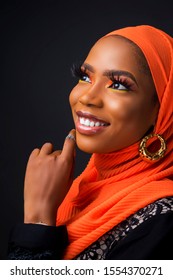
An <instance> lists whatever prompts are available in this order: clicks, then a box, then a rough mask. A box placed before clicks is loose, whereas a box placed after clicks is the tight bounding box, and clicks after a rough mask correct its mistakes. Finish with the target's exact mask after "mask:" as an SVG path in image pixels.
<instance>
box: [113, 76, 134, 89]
mask: <svg viewBox="0 0 173 280" xmlns="http://www.w3.org/2000/svg"><path fill="white" fill-rule="evenodd" d="M109 78H110V80H111V81H112V82H113V83H119V84H121V85H123V86H125V87H126V88H127V90H130V89H131V87H132V85H131V83H130V82H129V81H128V79H126V78H125V77H121V76H114V74H113V73H111V74H110V76H109Z"/></svg>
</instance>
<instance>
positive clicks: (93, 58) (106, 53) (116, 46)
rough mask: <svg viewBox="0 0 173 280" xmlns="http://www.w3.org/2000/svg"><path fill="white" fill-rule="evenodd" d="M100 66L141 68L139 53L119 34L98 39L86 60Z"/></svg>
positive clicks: (123, 68) (124, 68) (122, 68)
mask: <svg viewBox="0 0 173 280" xmlns="http://www.w3.org/2000/svg"><path fill="white" fill-rule="evenodd" d="M85 61H86V62H87V63H91V64H92V66H93V67H94V64H95V67H98V68H109V69H115V68H121V70H127V69H128V68H130V69H131V70H133V69H134V70H137V69H139V55H138V54H137V51H136V49H135V46H133V45H132V44H131V43H130V42H128V41H127V40H126V39H124V38H121V37H118V36H108V37H104V38H101V39H100V40H98V41H97V42H96V43H95V45H94V46H93V47H92V48H91V50H90V52H89V54H88V56H87V58H86V60H85Z"/></svg>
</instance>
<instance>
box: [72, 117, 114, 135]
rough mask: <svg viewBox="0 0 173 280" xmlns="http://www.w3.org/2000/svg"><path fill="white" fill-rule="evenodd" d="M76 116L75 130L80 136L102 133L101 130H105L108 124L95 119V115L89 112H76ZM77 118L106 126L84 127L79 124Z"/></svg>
mask: <svg viewBox="0 0 173 280" xmlns="http://www.w3.org/2000/svg"><path fill="white" fill-rule="evenodd" d="M76 115H77V117H78V118H77V121H76V122H75V126H76V130H77V131H78V132H79V133H81V134H85V135H93V134H96V133H99V132H102V131H103V130H105V129H106V128H107V127H108V126H109V125H110V124H109V123H108V122H106V121H105V120H103V119H101V118H98V117H96V116H95V115H93V114H91V113H89V112H83V111H77V112H76ZM79 117H83V118H87V119H89V120H93V121H95V122H96V121H99V122H101V123H105V124H107V125H106V126H93V127H90V126H85V125H82V124H81V123H80V122H79Z"/></svg>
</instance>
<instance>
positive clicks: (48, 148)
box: [39, 143, 53, 156]
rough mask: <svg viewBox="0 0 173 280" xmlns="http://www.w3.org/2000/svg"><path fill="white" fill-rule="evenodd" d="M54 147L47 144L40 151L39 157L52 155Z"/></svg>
mask: <svg viewBox="0 0 173 280" xmlns="http://www.w3.org/2000/svg"><path fill="white" fill-rule="evenodd" d="M52 150H53V145H52V144H51V143H45V144H44V145H43V146H42V148H41V149H40V154H39V155H41V156H42V155H49V154H51V153H52Z"/></svg>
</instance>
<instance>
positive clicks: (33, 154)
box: [29, 148, 40, 159]
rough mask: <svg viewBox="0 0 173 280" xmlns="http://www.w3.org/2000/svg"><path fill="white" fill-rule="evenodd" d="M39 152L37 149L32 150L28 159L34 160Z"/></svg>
mask: <svg viewBox="0 0 173 280" xmlns="http://www.w3.org/2000/svg"><path fill="white" fill-rule="evenodd" d="M39 152H40V149H38V148H36V149H34V150H33V151H32V152H31V154H30V156H29V158H30V159H31V158H35V157H36V156H38V155H39Z"/></svg>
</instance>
